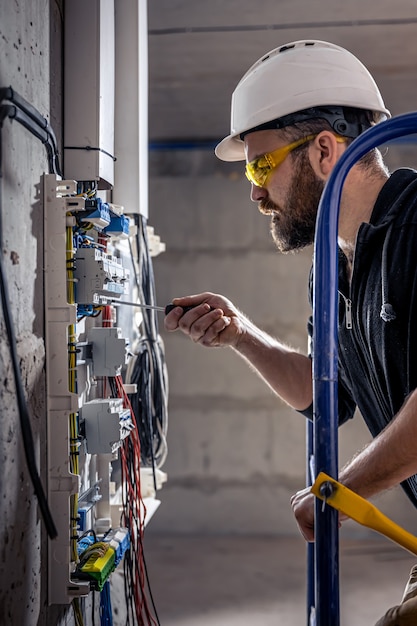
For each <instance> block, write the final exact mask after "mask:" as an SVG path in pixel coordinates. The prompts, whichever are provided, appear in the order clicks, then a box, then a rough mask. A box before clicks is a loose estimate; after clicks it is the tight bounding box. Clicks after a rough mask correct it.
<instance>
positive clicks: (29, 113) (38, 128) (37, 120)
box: [0, 87, 62, 176]
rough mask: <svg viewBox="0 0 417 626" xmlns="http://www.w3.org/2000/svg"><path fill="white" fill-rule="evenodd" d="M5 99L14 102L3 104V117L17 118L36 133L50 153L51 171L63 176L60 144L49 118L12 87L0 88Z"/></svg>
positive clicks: (1, 96) (1, 97)
mask: <svg viewBox="0 0 417 626" xmlns="http://www.w3.org/2000/svg"><path fill="white" fill-rule="evenodd" d="M4 100H8V101H9V102H12V103H13V105H14V106H11V105H3V104H2V105H1V107H0V109H3V111H2V114H1V117H2V118H3V119H4V117H6V116H7V117H10V118H11V119H15V120H16V121H18V122H19V123H20V124H22V126H24V127H25V128H26V129H27V130H29V132H31V133H32V134H33V135H35V136H36V137H37V138H38V139H39V140H40V141H41V142H42V143H43V144H44V146H45V148H46V151H47V154H48V162H49V173H50V174H56V175H57V176H61V175H62V174H61V168H60V165H59V156H58V145H57V141H56V137H55V133H54V131H53V129H52V128H51V126H50V125H49V122H48V120H46V119H45V118H44V117H42V115H41V114H40V113H39V111H38V110H37V109H35V107H34V106H33V105H32V104H30V103H29V102H27V101H26V100H25V99H24V98H23V97H22V96H20V95H19V94H18V93H17V92H16V91H14V89H13V88H12V87H1V88H0V103H2V102H3V101H4Z"/></svg>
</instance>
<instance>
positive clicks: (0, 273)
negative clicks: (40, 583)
mask: <svg viewBox="0 0 417 626" xmlns="http://www.w3.org/2000/svg"><path fill="white" fill-rule="evenodd" d="M1 131H2V123H1V122H0V295H1V303H2V308H3V317H4V323H5V326H6V333H7V339H8V343H9V351H10V359H11V363H12V370H13V376H14V382H15V388H16V400H17V406H18V410H19V419H20V427H21V433H22V440H23V447H24V451H25V456H26V464H27V467H28V471H29V475H30V478H31V481H32V485H33V488H34V491H35V495H36V497H37V500H38V504H39V509H40V511H41V515H42V518H43V520H44V523H45V527H46V530H47V533H48V535H49V537H50V538H51V539H55V537H57V535H58V532H57V529H56V526H55V523H54V520H53V518H52V514H51V511H50V509H49V506H48V501H47V499H46V495H45V492H44V490H43V486H42V482H41V479H40V476H39V473H38V470H37V464H36V458H35V448H34V441H33V433H32V427H31V420H30V416H29V411H28V407H27V403H26V398H25V394H24V390H23V382H22V377H21V373H20V368H19V360H18V355H17V351H16V334H15V330H14V324H13V320H12V316H11V312H10V298H9V293H8V286H7V279H6V272H5V270H4V266H3V225H2V212H3V206H2V195H3V194H2V187H3V168H2V132H1Z"/></svg>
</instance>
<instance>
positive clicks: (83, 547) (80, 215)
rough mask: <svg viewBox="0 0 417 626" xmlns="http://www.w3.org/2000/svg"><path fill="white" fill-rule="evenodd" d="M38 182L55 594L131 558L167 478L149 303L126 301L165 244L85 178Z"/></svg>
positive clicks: (138, 296)
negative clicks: (41, 204)
mask: <svg viewBox="0 0 417 626" xmlns="http://www.w3.org/2000/svg"><path fill="white" fill-rule="evenodd" d="M43 182H44V190H43V191H44V218H45V222H44V224H45V240H44V241H45V248H44V269H45V328H46V331H45V340H46V381H47V415H48V501H49V505H50V509H51V511H52V512H53V517H54V522H55V525H56V527H57V531H58V537H57V538H56V539H52V540H49V582H48V586H49V589H48V595H49V603H50V604H66V603H69V602H71V601H72V600H73V599H74V598H80V597H82V596H86V595H88V594H89V593H90V591H92V590H98V591H100V592H103V590H104V588H105V585H106V583H107V581H108V580H109V576H110V574H111V572H112V571H113V570H114V569H115V567H117V566H118V565H119V563H120V562H121V560H122V559H123V557H124V554H125V553H126V552H127V551H129V550H132V553H133V554H135V555H136V557H135V558H133V559H129V562H130V561H132V562H133V567H138V566H140V563H139V562H140V554H141V551H140V549H139V547H138V546H140V544H141V540H142V537H141V533H142V531H143V527H144V525H145V524H146V523H147V522H148V521H149V519H150V517H151V515H152V513H153V511H155V510H156V508H157V507H158V505H159V500H158V499H157V497H156V491H157V490H158V489H160V488H161V487H162V485H163V483H164V482H165V480H166V474H164V472H163V471H162V470H161V469H160V468H161V466H162V465H163V462H164V460H165V457H166V428H167V417H166V410H167V398H166V371H165V364H164V358H163V345H162V342H161V339H160V337H159V334H158V329H157V319H156V313H155V312H154V311H152V312H150V311H146V312H142V313H140V318H138V312H139V311H141V309H140V308H135V306H134V305H135V303H141V302H144V301H146V302H147V303H149V304H154V302H153V301H152V298H153V291H152V288H153V285H152V284H151V283H150V282H149V275H150V274H151V272H148V271H147V270H146V263H147V262H149V256H150V255H151V254H152V255H155V254H157V253H158V252H159V251H161V250H163V249H164V246H163V244H161V243H160V242H159V241H158V238H157V237H155V235H154V233H153V232H152V230H151V229H148V227H147V225H146V222H144V221H143V220H142V219H141V216H139V215H136V216H134V217H133V218H132V217H130V216H128V215H126V214H125V213H124V210H123V207H121V206H118V205H114V204H112V203H110V202H106V201H105V200H103V199H102V198H101V197H100V195H99V192H98V190H97V187H98V184H97V181H96V180H94V179H93V180H92V181H82V182H80V181H78V182H77V181H74V180H60V179H59V178H58V177H57V176H56V175H55V174H48V175H45V176H44V181H43ZM148 234H149V240H148ZM151 247H152V250H153V251H152V253H151V251H150V249H151ZM144 254H148V258H145V257H144V256H143V255H144ZM144 268H145V271H144V272H143V269H144ZM125 302H126V304H124V303H125ZM132 305H133V306H132ZM143 359H144V360H143ZM145 387H146V389H145ZM141 394H144V395H143V397H142V395H141ZM147 397H148V398H150V400H151V403H152V408H151V409H149V410H148V409H147V407H146V403H147V399H146V398H147ZM155 419H156V420H157V421H156V422H153V420H155ZM145 510H146V516H145ZM135 562H136V564H135ZM136 578H140V577H137V576H136V575H135V574H134V573H133V574H132V576H131V580H134V579H136Z"/></svg>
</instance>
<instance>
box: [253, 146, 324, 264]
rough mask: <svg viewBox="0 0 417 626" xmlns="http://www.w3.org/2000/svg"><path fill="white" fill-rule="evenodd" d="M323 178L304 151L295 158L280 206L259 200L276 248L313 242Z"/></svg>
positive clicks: (294, 247)
mask: <svg viewBox="0 0 417 626" xmlns="http://www.w3.org/2000/svg"><path fill="white" fill-rule="evenodd" d="M323 189H324V181H322V180H321V179H320V178H318V177H317V176H316V174H315V173H314V170H313V168H312V167H311V165H310V161H309V159H308V157H307V155H306V154H302V155H299V158H298V159H296V160H295V167H294V175H293V178H292V181H291V185H290V188H289V190H288V193H287V197H286V199H285V202H284V206H283V207H281V206H279V205H278V204H275V203H274V202H272V200H270V199H266V200H265V201H261V202H260V203H259V210H260V211H261V213H264V214H265V215H271V216H272V217H271V235H272V239H273V240H274V242H275V245H276V246H277V248H278V250H279V251H280V252H283V253H287V252H294V251H296V250H301V249H302V248H305V247H306V246H309V245H310V244H312V243H313V241H314V233H315V228H316V218H317V209H318V206H319V202H320V197H321V194H322V192H323Z"/></svg>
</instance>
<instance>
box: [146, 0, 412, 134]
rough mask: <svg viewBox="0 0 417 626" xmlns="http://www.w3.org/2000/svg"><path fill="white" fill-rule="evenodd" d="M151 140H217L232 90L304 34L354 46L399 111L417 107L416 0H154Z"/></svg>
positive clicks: (151, 10) (151, 15) (224, 124)
mask: <svg viewBox="0 0 417 626" xmlns="http://www.w3.org/2000/svg"><path fill="white" fill-rule="evenodd" d="M148 4H149V8H148V25H149V81H150V102H149V124H150V126H149V133H150V141H151V142H165V141H167V142H173V143H176V142H178V141H183V140H189V141H198V140H211V141H217V140H218V139H221V138H222V137H223V136H224V135H226V134H228V132H229V117H230V97H231V94H232V91H233V90H234V88H235V86H236V84H237V83H238V81H239V80H240V78H241V77H242V75H243V74H244V72H245V71H246V70H247V69H248V68H249V67H250V65H251V64H252V63H254V62H255V61H256V60H257V59H258V58H259V57H260V56H262V55H263V54H264V53H265V52H268V51H269V50H271V49H273V48H275V47H277V46H279V45H282V44H285V43H288V42H290V41H295V40H298V39H322V40H327V41H331V42H333V43H336V44H339V45H341V46H343V47H346V48H348V49H349V50H350V51H351V52H353V53H354V54H355V55H356V56H358V57H359V58H360V59H361V61H362V62H363V63H364V64H365V65H366V66H367V67H368V69H369V70H370V72H371V73H372V74H373V76H374V78H375V80H376V81H377V83H378V85H379V87H380V89H381V91H382V93H383V96H384V99H385V104H386V106H387V107H388V108H389V109H390V110H391V112H392V114H393V115H398V114H399V113H404V112H406V111H414V110H417V80H416V78H417V2H416V0H378V1H375V0H346V1H344V2H343V1H341V0H257V1H256V2H253V1H251V2H249V1H248V0H209V1H207V0H204V1H203V0H156V1H151V2H149V3H148Z"/></svg>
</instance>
